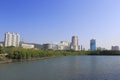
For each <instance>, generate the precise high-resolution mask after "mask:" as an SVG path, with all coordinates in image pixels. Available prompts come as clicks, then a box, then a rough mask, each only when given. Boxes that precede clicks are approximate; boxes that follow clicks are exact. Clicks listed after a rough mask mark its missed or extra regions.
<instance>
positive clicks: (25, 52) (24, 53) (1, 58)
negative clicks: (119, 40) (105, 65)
mask: <svg viewBox="0 0 120 80" xmlns="http://www.w3.org/2000/svg"><path fill="white" fill-rule="evenodd" d="M68 55H120V51H107V50H106V51H72V50H69V51H55V50H43V49H40V50H38V49H23V48H16V47H6V48H5V47H0V63H9V62H13V61H15V60H16V61H25V60H37V59H44V58H51V57H57V56H68Z"/></svg>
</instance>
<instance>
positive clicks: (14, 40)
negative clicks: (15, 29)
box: [4, 32, 20, 47]
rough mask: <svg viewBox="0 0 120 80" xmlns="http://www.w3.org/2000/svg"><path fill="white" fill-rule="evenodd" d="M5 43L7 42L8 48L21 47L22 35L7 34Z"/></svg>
mask: <svg viewBox="0 0 120 80" xmlns="http://www.w3.org/2000/svg"><path fill="white" fill-rule="evenodd" d="M4 42H5V47H8V46H15V47H19V42H20V35H19V34H17V33H10V32H7V33H5V39H4Z"/></svg>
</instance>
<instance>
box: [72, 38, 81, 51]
mask: <svg viewBox="0 0 120 80" xmlns="http://www.w3.org/2000/svg"><path fill="white" fill-rule="evenodd" d="M70 47H71V50H75V51H78V50H79V45H78V37H77V36H72V42H71V46H70Z"/></svg>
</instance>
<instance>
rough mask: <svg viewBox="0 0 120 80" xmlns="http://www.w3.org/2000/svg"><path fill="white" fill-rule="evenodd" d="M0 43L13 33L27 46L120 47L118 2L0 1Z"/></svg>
mask: <svg viewBox="0 0 120 80" xmlns="http://www.w3.org/2000/svg"><path fill="white" fill-rule="evenodd" d="M0 28H1V29H0V40H1V41H3V40H4V33H5V32H16V33H19V34H20V35H21V39H23V40H24V41H26V42H34V43H41V44H42V43H48V42H53V43H54V42H55V43H56V42H59V41H62V40H67V41H71V36H73V35H76V36H78V37H79V44H82V45H83V46H84V47H85V48H86V49H88V48H89V42H90V39H92V38H95V39H96V41H97V46H98V47H99V46H101V47H105V48H107V49H110V48H111V46H112V45H118V46H119V45H120V0H0Z"/></svg>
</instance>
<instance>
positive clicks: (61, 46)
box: [0, 32, 119, 51]
mask: <svg viewBox="0 0 120 80" xmlns="http://www.w3.org/2000/svg"><path fill="white" fill-rule="evenodd" d="M0 46H5V47H9V46H14V47H22V48H26V49H32V48H36V49H49V50H74V51H80V50H85V48H83V46H82V45H79V40H78V36H72V39H71V42H68V41H61V42H60V43H57V44H55V43H46V44H42V45H41V44H35V43H25V42H23V41H20V35H19V34H18V33H10V32H7V33H5V37H4V42H0ZM90 50H91V51H95V50H106V49H105V48H101V47H96V40H95V39H91V40H90ZM111 50H115V51H116V50H119V46H112V47H111Z"/></svg>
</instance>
